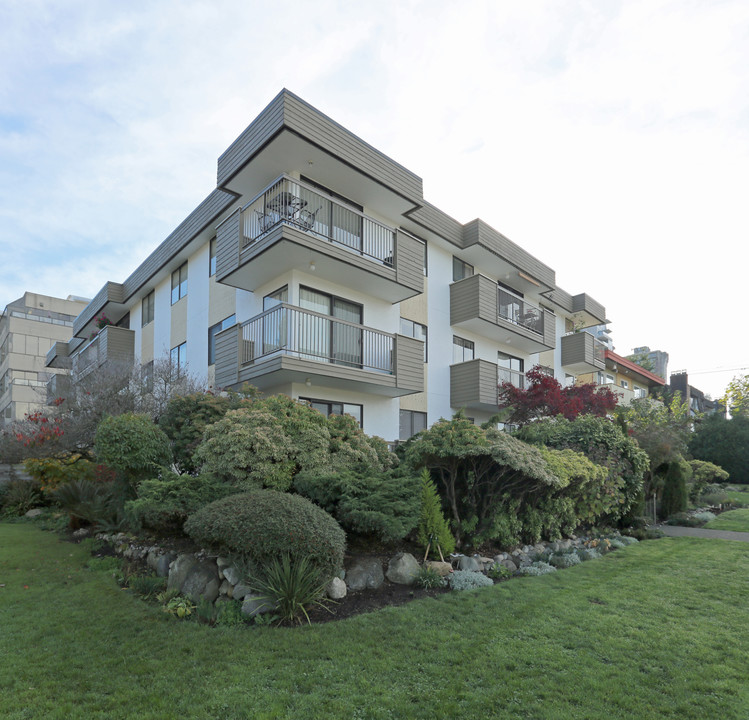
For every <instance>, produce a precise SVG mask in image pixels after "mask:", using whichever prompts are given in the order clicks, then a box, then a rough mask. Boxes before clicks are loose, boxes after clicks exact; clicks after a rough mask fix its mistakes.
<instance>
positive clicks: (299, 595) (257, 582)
mask: <svg viewBox="0 0 749 720" xmlns="http://www.w3.org/2000/svg"><path fill="white" fill-rule="evenodd" d="M327 584H328V581H327V580H324V579H323V577H322V575H321V573H320V571H319V570H318V569H317V568H316V567H315V566H314V565H313V563H312V561H311V560H310V558H308V557H307V556H303V557H294V558H293V559H292V557H291V556H290V555H289V554H287V553H286V554H284V555H282V556H281V558H280V559H278V558H277V559H275V560H273V561H272V562H270V563H269V564H267V565H266V566H265V567H264V568H263V569H262V571H260V572H258V573H256V574H254V575H252V576H250V578H249V579H248V585H249V586H250V587H251V588H252V591H253V592H254V593H256V594H257V595H258V596H259V598H260V599H261V600H263V601H264V603H263V605H262V607H264V608H268V609H269V610H273V611H274V612H275V613H276V614H277V615H278V618H279V622H280V623H287V624H292V623H295V622H297V623H299V624H301V623H302V618H304V619H305V620H306V621H307V622H308V623H310V624H311V621H310V618H309V614H308V613H307V608H308V607H311V606H317V607H322V608H325V609H326V610H329V609H330V608H328V603H329V602H332V601H329V600H325V599H324V594H325V588H326V586H327Z"/></svg>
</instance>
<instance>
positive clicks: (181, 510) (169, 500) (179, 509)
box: [125, 468, 236, 531]
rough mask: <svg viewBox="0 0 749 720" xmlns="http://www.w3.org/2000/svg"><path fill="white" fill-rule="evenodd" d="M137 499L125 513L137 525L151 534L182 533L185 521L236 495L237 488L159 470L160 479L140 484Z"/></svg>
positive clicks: (206, 476)
mask: <svg viewBox="0 0 749 720" xmlns="http://www.w3.org/2000/svg"><path fill="white" fill-rule="evenodd" d="M137 492H138V497H137V499H135V500H131V501H129V502H127V503H125V509H126V511H127V512H128V513H129V514H130V516H131V517H132V519H133V521H134V522H135V523H136V524H138V525H143V526H145V527H147V528H150V529H152V530H160V531H173V530H181V529H182V526H183V525H184V523H185V520H187V518H188V517H189V516H190V515H192V514H193V513H195V512H197V511H198V510H200V509H201V508H203V507H205V506H206V505H208V504H209V503H212V502H213V501H214V500H219V499H220V498H222V497H226V496H227V495H232V494H234V493H236V488H234V487H232V486H231V485H228V484H227V483H224V482H221V481H220V480H216V479H215V478H214V477H213V476H211V475H198V476H197V477H195V476H192V475H178V474H177V473H175V472H173V471H171V470H167V469H166V468H162V470H161V473H160V475H159V477H157V478H153V479H150V480H143V481H142V482H141V483H140V485H139V486H138V491H137Z"/></svg>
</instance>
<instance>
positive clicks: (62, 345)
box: [45, 340, 72, 370]
mask: <svg viewBox="0 0 749 720" xmlns="http://www.w3.org/2000/svg"><path fill="white" fill-rule="evenodd" d="M70 355H71V348H70V343H67V342H62V341H61V340H58V341H57V342H56V343H52V347H51V348H50V349H49V350H48V351H47V357H46V359H45V365H46V366H47V367H51V368H58V369H60V370H70V368H71V366H72V360H71V358H70Z"/></svg>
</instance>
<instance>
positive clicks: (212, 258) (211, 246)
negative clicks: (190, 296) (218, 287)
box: [208, 237, 216, 277]
mask: <svg viewBox="0 0 749 720" xmlns="http://www.w3.org/2000/svg"><path fill="white" fill-rule="evenodd" d="M215 274H216V238H215V237H212V238H211V239H210V241H209V242H208V277H213V276H214V275H215Z"/></svg>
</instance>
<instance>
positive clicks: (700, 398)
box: [669, 370, 726, 416]
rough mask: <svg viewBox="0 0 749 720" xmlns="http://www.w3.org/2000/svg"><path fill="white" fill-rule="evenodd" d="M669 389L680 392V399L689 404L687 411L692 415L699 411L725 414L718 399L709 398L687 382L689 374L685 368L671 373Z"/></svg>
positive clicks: (708, 413)
mask: <svg viewBox="0 0 749 720" xmlns="http://www.w3.org/2000/svg"><path fill="white" fill-rule="evenodd" d="M669 389H670V390H671V392H674V393H676V392H678V393H681V399H682V401H683V402H685V403H687V405H689V412H690V414H691V415H693V416H694V415H697V414H700V413H702V414H705V415H715V414H716V413H720V414H722V415H725V414H726V408H725V406H724V405H723V403H722V402H720V400H711V399H710V398H709V397H708V396H707V395H705V393H703V392H702V390H698V389H697V388H696V387H694V386H692V385H690V384H689V376H688V375H687V371H686V370H679V371H678V372H675V373H671V378H670V382H669Z"/></svg>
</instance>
